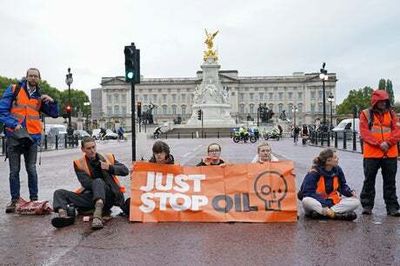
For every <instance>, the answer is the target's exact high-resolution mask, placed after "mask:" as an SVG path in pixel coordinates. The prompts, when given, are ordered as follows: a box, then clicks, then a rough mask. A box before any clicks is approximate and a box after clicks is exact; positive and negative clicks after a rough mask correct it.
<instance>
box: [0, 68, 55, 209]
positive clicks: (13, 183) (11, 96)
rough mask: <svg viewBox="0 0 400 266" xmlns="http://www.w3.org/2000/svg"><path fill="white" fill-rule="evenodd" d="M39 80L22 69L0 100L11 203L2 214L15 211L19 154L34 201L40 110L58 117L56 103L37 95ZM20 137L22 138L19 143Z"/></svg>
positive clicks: (36, 74) (33, 71) (37, 75)
mask: <svg viewBox="0 0 400 266" xmlns="http://www.w3.org/2000/svg"><path fill="white" fill-rule="evenodd" d="M39 82H40V72H39V70H38V69H36V68H29V69H28V71H27V72H26V80H23V81H21V82H19V83H17V84H13V85H10V86H9V87H8V88H7V89H6V90H5V91H4V94H3V96H2V97H1V99H0V122H2V123H4V125H5V134H6V137H7V143H8V144H9V145H7V155H8V158H9V165H10V179H9V180H10V192H11V202H10V203H9V204H7V206H6V213H13V212H15V208H16V203H17V202H18V199H19V197H20V178H19V171H20V164H21V154H23V155H24V159H25V168H26V171H27V174H28V187H29V198H30V200H31V201H36V200H38V178H37V172H36V158H37V150H38V146H39V145H40V141H41V134H42V129H43V125H42V122H41V120H40V113H41V112H43V113H45V114H47V115H49V116H51V117H54V118H57V117H58V106H57V102H56V101H54V100H53V99H52V98H51V97H50V96H48V95H44V94H43V95H41V93H40V88H39ZM22 137H23V138H22ZM22 139H24V140H25V141H24V143H21V145H19V142H21V141H20V140H22ZM26 139H30V140H31V142H30V143H29V144H27V141H26Z"/></svg>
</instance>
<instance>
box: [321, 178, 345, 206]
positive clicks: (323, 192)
mask: <svg viewBox="0 0 400 266" xmlns="http://www.w3.org/2000/svg"><path fill="white" fill-rule="evenodd" d="M338 188H339V178H338V177H337V176H334V177H333V190H332V192H331V193H329V195H328V194H326V187H325V178H324V176H320V178H319V180H318V183H317V189H316V192H317V194H319V195H320V196H321V197H323V198H324V199H331V200H332V201H333V204H338V203H339V201H340V199H341V198H340V195H339V192H338V191H337V190H338Z"/></svg>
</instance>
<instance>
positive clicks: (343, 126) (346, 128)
mask: <svg viewBox="0 0 400 266" xmlns="http://www.w3.org/2000/svg"><path fill="white" fill-rule="evenodd" d="M353 120H354V125H353ZM359 127H360V119H359V118H354V119H353V118H348V119H343V120H342V121H340V123H339V124H338V125H337V126H336V127H334V128H333V129H332V132H333V134H335V133H334V132H337V137H338V139H343V132H346V139H352V137H353V131H355V132H358V130H359Z"/></svg>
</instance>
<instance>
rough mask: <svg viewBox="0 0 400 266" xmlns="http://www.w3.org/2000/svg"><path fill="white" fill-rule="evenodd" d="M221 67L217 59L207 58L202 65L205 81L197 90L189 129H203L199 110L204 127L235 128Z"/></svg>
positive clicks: (188, 124) (188, 123)
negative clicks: (222, 80)
mask: <svg viewBox="0 0 400 266" xmlns="http://www.w3.org/2000/svg"><path fill="white" fill-rule="evenodd" d="M220 67H221V66H220V65H218V63H217V61H216V59H215V58H207V59H206V60H205V62H204V63H203V64H202V65H201V69H202V70H203V80H202V82H201V84H200V85H199V86H197V87H196V89H195V92H194V97H193V106H192V116H191V118H190V119H189V120H188V122H187V123H186V126H187V127H201V120H198V113H197V112H198V110H199V109H201V110H202V112H203V126H204V127H232V126H235V121H234V119H233V118H232V117H231V115H230V110H231V104H230V97H229V91H227V90H226V89H224V88H223V86H222V84H221V81H220V80H219V76H218V72H219V69H220Z"/></svg>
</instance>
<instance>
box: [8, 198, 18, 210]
mask: <svg viewBox="0 0 400 266" xmlns="http://www.w3.org/2000/svg"><path fill="white" fill-rule="evenodd" d="M17 202H18V200H17V199H13V200H11V201H10V202H9V203H8V204H7V206H6V213H15V209H16V208H17Z"/></svg>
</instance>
